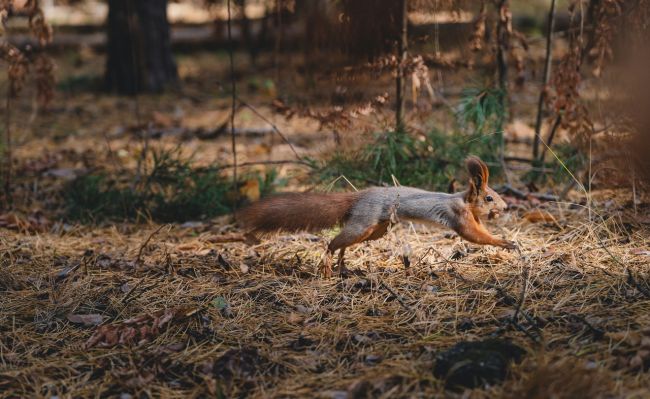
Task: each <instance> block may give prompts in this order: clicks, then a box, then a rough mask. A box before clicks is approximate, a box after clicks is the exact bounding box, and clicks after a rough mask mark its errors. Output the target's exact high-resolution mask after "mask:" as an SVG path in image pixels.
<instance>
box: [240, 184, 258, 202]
mask: <svg viewBox="0 0 650 399" xmlns="http://www.w3.org/2000/svg"><path fill="white" fill-rule="evenodd" d="M239 194H241V196H242V197H243V198H246V199H247V200H249V201H251V202H255V201H257V200H259V199H260V182H259V180H257V179H256V178H253V179H248V180H246V183H244V185H243V186H241V187H240V188H239Z"/></svg>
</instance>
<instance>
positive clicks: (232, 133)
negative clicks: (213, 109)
mask: <svg viewBox="0 0 650 399" xmlns="http://www.w3.org/2000/svg"><path fill="white" fill-rule="evenodd" d="M227 5H228V57H229V58H230V90H231V92H232V93H231V95H232V104H231V106H232V109H231V111H230V141H231V146H232V160H233V177H232V180H233V187H234V188H235V193H237V192H238V191H237V147H236V145H237V140H236V139H235V112H236V111H237V91H236V90H237V86H236V83H235V60H234V56H233V41H232V16H231V10H230V0H228V4H227ZM234 203H237V201H234Z"/></svg>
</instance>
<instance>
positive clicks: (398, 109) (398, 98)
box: [395, 0, 408, 131]
mask: <svg viewBox="0 0 650 399" xmlns="http://www.w3.org/2000/svg"><path fill="white" fill-rule="evenodd" d="M400 1H401V3H400V6H401V7H400V13H401V15H400V17H401V18H400V21H401V29H400V39H399V41H398V50H397V51H398V55H397V76H396V77H395V102H396V104H395V130H396V131H400V130H403V129H404V80H405V78H406V77H405V76H404V67H405V63H406V57H407V52H408V0H400Z"/></svg>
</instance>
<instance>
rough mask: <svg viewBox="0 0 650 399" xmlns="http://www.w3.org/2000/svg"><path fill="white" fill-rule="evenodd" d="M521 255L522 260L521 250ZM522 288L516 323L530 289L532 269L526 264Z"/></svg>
mask: <svg viewBox="0 0 650 399" xmlns="http://www.w3.org/2000/svg"><path fill="white" fill-rule="evenodd" d="M519 255H520V256H521V258H524V256H523V255H521V251H520V250H519ZM521 274H522V287H521V292H520V293H519V299H518V300H517V307H516V308H515V313H514V314H513V315H512V321H513V322H514V323H516V322H517V319H518V318H519V313H520V312H521V308H522V306H523V304H524V301H525V300H526V290H527V288H528V275H529V274H530V267H529V266H528V265H527V264H526V265H524V270H523V271H522V273H521Z"/></svg>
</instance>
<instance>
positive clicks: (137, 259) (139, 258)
mask: <svg viewBox="0 0 650 399" xmlns="http://www.w3.org/2000/svg"><path fill="white" fill-rule="evenodd" d="M165 226H168V225H167V224H161V225H160V226H159V227H158V228H157V229H156V230H154V231H153V232H152V233H151V234H149V236H148V237H147V239H146V240H144V242H143V243H142V245H140V249H139V250H138V256H137V257H136V258H135V264H136V265H138V264H140V262H142V253H143V252H144V248H145V247H146V246H147V244H149V241H151V239H152V238H153V236H155V235H156V234H157V233H158V232H159V231H160V230H162V228H163V227H165Z"/></svg>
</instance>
